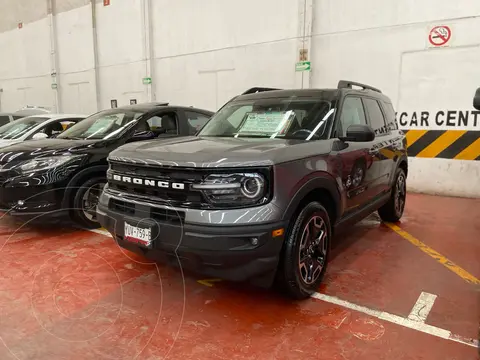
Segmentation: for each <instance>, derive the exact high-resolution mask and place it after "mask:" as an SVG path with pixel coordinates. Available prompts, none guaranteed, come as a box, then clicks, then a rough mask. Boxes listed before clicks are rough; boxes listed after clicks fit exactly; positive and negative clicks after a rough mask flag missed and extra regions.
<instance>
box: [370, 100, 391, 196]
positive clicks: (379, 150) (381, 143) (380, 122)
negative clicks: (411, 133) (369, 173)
mask: <svg viewBox="0 0 480 360" xmlns="http://www.w3.org/2000/svg"><path fill="white" fill-rule="evenodd" d="M363 103H364V106H365V110H366V114H367V121H368V124H369V125H370V126H371V127H372V129H373V131H374V132H375V142H374V144H373V146H372V147H371V149H370V154H371V155H372V157H373V164H374V165H375V166H374V168H375V172H376V173H375V175H374V176H375V178H376V183H375V187H376V188H377V190H376V192H377V193H383V192H386V191H388V190H389V180H390V175H391V174H392V172H393V169H394V165H395V163H396V160H397V157H398V156H397V154H396V152H395V149H394V142H395V139H394V135H393V132H392V128H391V125H390V124H388V125H387V122H386V120H385V118H386V116H385V113H384V111H385V110H384V109H383V108H382V106H381V104H380V102H379V101H378V100H377V99H374V98H368V97H365V98H363Z"/></svg>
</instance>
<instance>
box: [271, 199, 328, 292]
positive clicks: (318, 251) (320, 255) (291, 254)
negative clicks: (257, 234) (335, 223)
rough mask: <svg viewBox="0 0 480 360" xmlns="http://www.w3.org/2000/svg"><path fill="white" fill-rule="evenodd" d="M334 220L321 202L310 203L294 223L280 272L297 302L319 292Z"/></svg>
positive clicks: (285, 284)
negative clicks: (331, 219)
mask: <svg viewBox="0 0 480 360" xmlns="http://www.w3.org/2000/svg"><path fill="white" fill-rule="evenodd" d="M330 237H331V227H330V217H329V216H328V212H327V210H326V209H325V208H324V207H323V206H322V205H321V204H320V203H318V202H311V203H309V204H307V205H306V206H305V207H304V208H303V209H302V211H300V213H299V214H298V216H297V217H296V218H295V219H294V220H293V226H292V227H291V230H290V232H289V234H288V235H287V238H286V240H285V245H284V249H283V252H282V258H281V259H280V264H279V268H278V272H277V281H278V284H279V285H280V286H281V287H282V288H283V289H285V290H286V291H287V293H288V294H289V295H290V296H292V297H293V298H295V299H305V298H307V297H309V296H310V295H311V294H312V293H314V292H316V291H317V290H318V287H319V285H320V283H321V282H322V279H323V276H324V275H325V271H326V269H327V262H328V256H329V253H330Z"/></svg>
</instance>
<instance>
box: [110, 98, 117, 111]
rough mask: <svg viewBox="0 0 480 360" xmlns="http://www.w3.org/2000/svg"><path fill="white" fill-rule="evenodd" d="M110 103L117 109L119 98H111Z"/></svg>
mask: <svg viewBox="0 0 480 360" xmlns="http://www.w3.org/2000/svg"><path fill="white" fill-rule="evenodd" d="M110 105H111V107H112V109H116V108H117V107H118V104H117V100H110Z"/></svg>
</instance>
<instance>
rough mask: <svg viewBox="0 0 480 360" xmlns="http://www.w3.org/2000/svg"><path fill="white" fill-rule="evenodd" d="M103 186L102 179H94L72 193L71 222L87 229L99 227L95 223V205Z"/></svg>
mask: <svg viewBox="0 0 480 360" xmlns="http://www.w3.org/2000/svg"><path fill="white" fill-rule="evenodd" d="M105 184H106V180H105V178H104V177H95V178H92V179H88V180H87V181H85V182H84V183H83V184H82V185H81V186H80V188H79V189H78V190H77V191H76V192H75V193H74V194H75V195H74V198H73V209H72V210H70V214H71V217H72V220H73V221H75V222H76V223H78V224H80V225H81V226H84V227H86V228H89V229H94V228H98V227H100V224H99V223H98V221H97V204H98V200H99V198H100V194H101V193H102V191H103V187H104V186H105Z"/></svg>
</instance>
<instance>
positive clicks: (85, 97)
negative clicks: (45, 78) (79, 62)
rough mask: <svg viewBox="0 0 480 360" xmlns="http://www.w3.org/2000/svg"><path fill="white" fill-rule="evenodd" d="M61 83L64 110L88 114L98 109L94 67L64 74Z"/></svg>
mask: <svg viewBox="0 0 480 360" xmlns="http://www.w3.org/2000/svg"><path fill="white" fill-rule="evenodd" d="M59 85H60V86H59V88H60V89H61V91H62V93H61V102H62V109H64V112H68V113H75V114H85V115H88V114H92V113H94V112H96V111H97V102H96V98H95V73H94V71H93V69H92V70H86V71H81V72H74V73H67V74H62V76H61V77H60V84H59Z"/></svg>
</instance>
